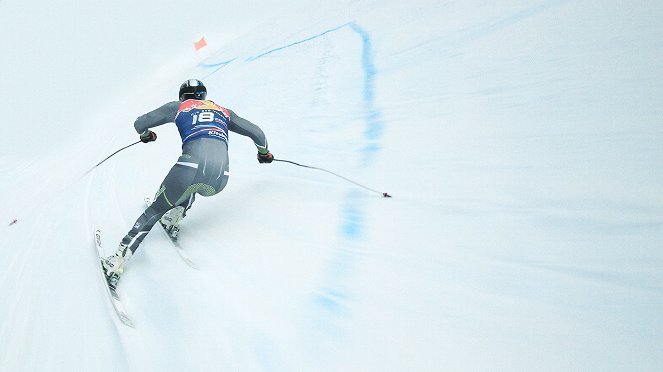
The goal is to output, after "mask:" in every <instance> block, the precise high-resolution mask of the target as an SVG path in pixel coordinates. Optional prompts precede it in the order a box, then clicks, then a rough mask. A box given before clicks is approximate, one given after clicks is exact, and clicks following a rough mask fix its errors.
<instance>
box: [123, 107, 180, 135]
mask: <svg viewBox="0 0 663 372" xmlns="http://www.w3.org/2000/svg"><path fill="white" fill-rule="evenodd" d="M179 107H180V102H178V101H173V102H168V103H166V104H165V105H163V106H161V107H159V108H158V109H156V110H153V111H150V112H148V113H147V114H145V115H141V116H139V117H138V119H136V122H134V128H136V132H138V134H141V133H144V132H145V131H146V130H148V129H150V128H154V127H157V126H159V125H162V124H166V123H172V122H174V121H175V116H176V115H177V110H178V109H179Z"/></svg>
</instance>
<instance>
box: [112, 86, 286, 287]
mask: <svg viewBox="0 0 663 372" xmlns="http://www.w3.org/2000/svg"><path fill="white" fill-rule="evenodd" d="M206 97H207V88H205V85H203V83H202V82H201V81H199V80H195V79H191V80H187V81H185V82H184V83H183V84H182V85H181V86H180V92H179V101H173V102H169V103H166V104H165V105H163V106H161V107H159V108H157V109H156V110H154V111H151V112H149V113H147V114H145V115H142V116H140V117H138V119H136V122H135V123H134V127H135V128H136V132H138V133H139V134H140V140H141V141H142V142H144V143H147V142H152V141H155V140H156V139H157V135H156V133H154V132H152V131H151V130H150V128H154V127H156V126H159V125H162V124H166V123H172V122H174V123H175V124H176V125H177V129H178V130H179V132H180V136H181V137H182V155H181V156H180V157H179V159H178V161H177V163H175V165H173V167H172V168H171V169H170V172H169V173H168V175H167V176H166V178H165V179H164V180H163V183H162V184H161V187H160V188H159V190H158V192H157V194H156V196H155V197H154V202H153V203H152V204H151V205H150V206H149V207H148V208H147V209H146V210H145V212H143V214H141V215H140V217H138V220H136V223H135V224H134V226H133V227H132V228H131V230H129V232H128V233H127V235H126V236H125V237H124V238H123V239H122V242H120V245H119V247H118V248H117V252H115V254H114V255H112V256H110V257H107V258H105V259H104V260H103V262H102V265H103V268H104V272H105V274H106V276H107V278H108V282H109V284H110V285H111V286H113V287H114V286H115V285H116V284H117V282H118V280H119V279H120V275H121V274H122V271H123V270H124V266H125V264H126V263H127V261H128V260H129V259H130V258H131V256H132V255H133V254H134V253H135V252H136V249H137V248H138V246H139V245H140V243H141V242H142V241H143V239H145V236H146V235H147V233H148V232H149V231H150V230H151V229H152V226H154V224H156V223H157V222H159V223H161V224H162V225H163V226H164V228H165V229H166V231H168V233H169V234H170V236H171V237H173V238H177V233H178V231H179V223H180V221H181V220H182V218H184V216H186V212H187V211H188V210H189V208H191V204H192V203H193V201H194V199H195V195H196V194H200V195H202V196H212V195H215V194H217V193H219V192H220V191H221V190H223V188H224V187H225V186H226V183H228V176H229V172H228V169H229V168H228V131H231V132H235V133H238V134H241V135H243V136H247V137H250V138H251V139H252V140H253V142H254V144H255V145H256V147H257V149H258V161H259V162H260V163H271V162H272V160H274V156H273V155H272V153H271V152H270V151H269V150H268V149H267V139H266V138H265V134H264V133H263V131H262V130H261V129H260V128H259V127H258V126H257V125H255V124H253V123H251V122H250V121H248V120H246V119H243V118H241V117H239V116H238V115H237V114H235V113H234V112H233V111H232V110H229V109H226V108H224V107H221V106H219V105H217V104H216V103H214V102H213V101H210V100H206V99H205V98H206Z"/></svg>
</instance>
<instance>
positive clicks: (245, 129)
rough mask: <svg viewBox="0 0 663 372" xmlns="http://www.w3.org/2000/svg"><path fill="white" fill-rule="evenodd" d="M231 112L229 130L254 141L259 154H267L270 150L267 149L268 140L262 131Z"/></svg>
mask: <svg viewBox="0 0 663 372" xmlns="http://www.w3.org/2000/svg"><path fill="white" fill-rule="evenodd" d="M228 111H230V125H229V126H228V129H229V130H230V131H232V132H235V133H238V134H241V135H243V136H247V137H249V138H251V139H252V140H253V143H254V144H255V145H256V147H257V148H258V153H260V154H263V155H264V154H267V153H269V150H268V149H267V138H266V137H265V133H263V131H262V129H260V127H258V126H257V125H255V124H253V123H252V122H250V121H248V120H246V119H244V118H242V117H240V116H239V115H237V114H235V112H234V111H233V110H228Z"/></svg>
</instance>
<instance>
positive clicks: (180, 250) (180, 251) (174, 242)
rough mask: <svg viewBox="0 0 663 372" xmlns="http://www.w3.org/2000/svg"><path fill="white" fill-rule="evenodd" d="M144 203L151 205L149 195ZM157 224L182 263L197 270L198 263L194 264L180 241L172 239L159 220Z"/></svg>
mask: <svg viewBox="0 0 663 372" xmlns="http://www.w3.org/2000/svg"><path fill="white" fill-rule="evenodd" d="M145 204H146V205H147V206H148V207H149V206H150V205H152V199H151V198H150V197H149V196H147V197H145ZM157 225H159V227H160V229H161V231H163V232H164V234H166V236H167V237H168V241H170V244H172V246H173V248H175V250H176V251H177V254H179V256H180V258H181V259H182V261H184V263H186V264H187V265H189V267H191V268H193V269H196V270H199V268H198V265H196V263H195V262H193V260H192V259H191V257H190V256H189V254H188V253H187V252H186V250H185V249H184V248H182V246H181V245H180V243H179V242H178V241H177V239H173V237H172V236H170V234H169V233H168V231H167V230H166V228H165V227H163V225H162V224H161V222H157Z"/></svg>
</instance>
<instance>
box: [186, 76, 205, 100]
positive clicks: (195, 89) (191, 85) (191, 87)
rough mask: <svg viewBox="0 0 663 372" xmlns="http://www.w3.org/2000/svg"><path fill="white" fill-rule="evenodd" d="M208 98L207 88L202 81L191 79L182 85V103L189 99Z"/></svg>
mask: <svg viewBox="0 0 663 372" xmlns="http://www.w3.org/2000/svg"><path fill="white" fill-rule="evenodd" d="M205 97H207V88H205V85H204V84H203V82H202V81H200V80H196V79H189V80H187V81H185V82H184V83H182V85H180V101H182V102H184V101H186V100H187V99H205Z"/></svg>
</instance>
